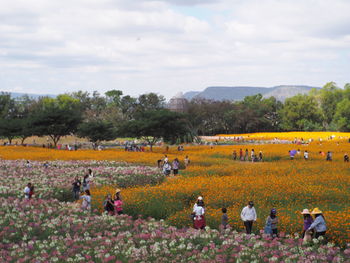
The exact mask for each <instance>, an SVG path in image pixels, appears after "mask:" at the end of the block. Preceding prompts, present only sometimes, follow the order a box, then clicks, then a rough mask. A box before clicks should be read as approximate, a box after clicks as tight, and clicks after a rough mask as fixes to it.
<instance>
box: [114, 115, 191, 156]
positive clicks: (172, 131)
mask: <svg viewBox="0 0 350 263" xmlns="http://www.w3.org/2000/svg"><path fill="white" fill-rule="evenodd" d="M119 131H120V133H121V134H123V135H125V136H131V137H136V138H141V139H143V140H145V141H147V142H148V143H149V144H150V146H151V149H152V146H153V145H154V144H155V143H156V142H157V141H158V140H160V139H161V138H163V140H164V141H166V142H169V143H176V142H177V140H178V139H181V138H183V137H184V136H186V135H187V134H188V133H189V129H188V127H187V122H186V120H185V119H184V116H183V115H182V114H180V113H176V112H171V111H168V110H164V109H163V110H149V111H144V112H140V113H138V114H137V116H136V117H135V119H134V120H131V121H128V122H124V123H123V124H122V125H121V126H120V129H119Z"/></svg>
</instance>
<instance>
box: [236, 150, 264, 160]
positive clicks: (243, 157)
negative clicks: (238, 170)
mask: <svg viewBox="0 0 350 263" xmlns="http://www.w3.org/2000/svg"><path fill="white" fill-rule="evenodd" d="M232 159H233V160H234V161H236V160H239V161H242V162H243V161H244V162H248V161H251V162H262V161H263V153H262V151H259V153H258V154H256V153H255V150H254V149H252V150H251V151H250V155H249V151H248V149H245V151H244V152H243V149H242V148H241V149H239V155H237V151H236V150H234V151H233V153H232Z"/></svg>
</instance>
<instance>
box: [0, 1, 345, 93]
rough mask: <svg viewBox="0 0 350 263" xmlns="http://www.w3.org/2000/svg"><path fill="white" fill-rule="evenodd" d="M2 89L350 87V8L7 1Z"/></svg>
mask: <svg viewBox="0 0 350 263" xmlns="http://www.w3.org/2000/svg"><path fill="white" fill-rule="evenodd" d="M0 6H1V7H0V90H1V91H9V92H25V93H37V94H47V93H48V94H61V93H65V92H73V91H78V90H83V91H88V92H93V91H95V90H96V91H99V92H100V93H101V94H103V93H104V92H106V91H108V90H112V89H118V90H122V91H123V93H124V94H125V95H126V94H128V95H132V96H137V95H139V94H144V93H148V92H155V93H158V94H161V95H164V96H165V97H167V98H170V97H172V96H174V95H175V94H177V93H178V92H186V91H201V90H204V89H205V88H206V87H208V86H263V87H272V86H276V85H283V84H288V85H298V84H299V85H311V86H319V87H321V86H323V85H325V84H326V83H327V82H330V81H334V82H336V83H337V84H338V86H339V87H343V86H344V84H345V83H349V82H350V1H349V0H158V1H153V0H50V1H48V0H0Z"/></svg>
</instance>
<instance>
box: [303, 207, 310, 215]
mask: <svg viewBox="0 0 350 263" xmlns="http://www.w3.org/2000/svg"><path fill="white" fill-rule="evenodd" d="M301 214H302V215H310V211H309V209H306V208H305V209H304V210H303V212H301Z"/></svg>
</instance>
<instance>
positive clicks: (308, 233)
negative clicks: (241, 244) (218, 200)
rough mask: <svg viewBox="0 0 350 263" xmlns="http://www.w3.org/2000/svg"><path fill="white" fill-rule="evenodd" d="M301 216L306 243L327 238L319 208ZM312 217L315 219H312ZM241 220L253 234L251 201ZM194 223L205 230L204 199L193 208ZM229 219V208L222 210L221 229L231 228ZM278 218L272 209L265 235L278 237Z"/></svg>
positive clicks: (253, 211)
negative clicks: (314, 239)
mask: <svg viewBox="0 0 350 263" xmlns="http://www.w3.org/2000/svg"><path fill="white" fill-rule="evenodd" d="M301 214H302V215H303V217H304V221H303V223H304V225H303V233H302V237H303V239H304V240H305V241H310V240H311V239H312V237H315V238H318V237H320V236H325V234H326V231H327V224H326V220H325V217H324V215H323V212H322V211H321V210H320V209H319V208H318V207H316V208H314V209H313V210H312V212H310V211H309V210H308V209H304V210H303V211H302V212H301ZM312 215H313V216H314V218H312ZM240 216H241V220H242V222H243V224H244V227H245V230H246V233H247V234H251V233H252V231H253V225H254V222H256V220H257V213H256V210H255V207H254V202H253V201H249V202H248V205H247V206H245V207H244V208H243V209H242V211H241V215H240ZM191 218H192V221H193V227H194V228H195V229H204V228H205V226H206V222H205V204H204V201H203V197H202V196H199V197H198V199H197V201H196V203H195V204H194V206H193V212H192V213H191ZM228 222H229V218H228V215H227V208H226V207H223V208H222V217H221V227H222V228H224V229H226V228H227V227H228V226H229V223H228ZM278 222H279V221H278V216H277V210H276V209H275V208H272V209H271V211H270V214H269V215H268V216H267V217H266V220H265V227H264V233H265V234H268V235H270V236H272V237H277V236H278Z"/></svg>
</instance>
